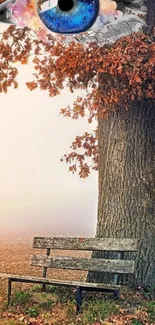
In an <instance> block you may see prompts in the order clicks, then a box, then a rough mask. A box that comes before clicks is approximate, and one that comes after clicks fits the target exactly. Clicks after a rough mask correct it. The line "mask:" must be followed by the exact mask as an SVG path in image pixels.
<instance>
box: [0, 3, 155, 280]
mask: <svg viewBox="0 0 155 325" xmlns="http://www.w3.org/2000/svg"><path fill="white" fill-rule="evenodd" d="M126 2H127V1H126ZM147 7H148V13H147V26H148V28H147V31H145V32H138V33H132V34H131V35H128V36H124V37H121V39H118V40H117V41H116V42H115V43H114V44H113V45H106V44H105V45H103V46H100V47H99V45H98V43H97V42H92V43H90V44H89V46H86V47H85V46H83V45H82V44H81V43H80V42H79V43H75V42H71V43H69V44H67V45H66V44H63V43H61V42H59V41H58V40H57V41H55V40H53V41H52V42H53V43H52V46H51V44H47V43H46V42H43V41H39V40H36V39H34V40H33V38H32V37H31V35H32V31H31V30H29V29H28V28H24V29H18V28H16V27H14V26H10V27H9V28H8V30H7V31H6V32H4V34H3V35H2V39H1V42H0V92H3V91H4V92H7V90H8V87H10V86H14V88H17V87H18V83H17V74H18V71H17V68H16V65H15V63H16V62H20V63H22V64H27V62H28V60H30V59H31V58H32V54H34V58H33V63H34V70H35V75H34V80H33V81H32V82H27V86H28V88H29V89H30V90H34V89H36V88H40V89H41V90H47V91H48V92H49V95H50V96H51V97H53V96H56V95H58V94H60V92H61V90H62V89H63V88H64V83H65V84H66V82H67V86H68V87H69V89H70V91H71V92H73V91H74V90H76V89H85V90H87V89H89V91H88V92H87V93H86V97H85V98H84V97H78V98H77V100H76V101H75V102H74V105H73V107H69V106H68V107H64V108H62V109H61V114H62V115H63V116H65V117H70V118H72V119H78V118H79V117H84V116H86V114H88V122H89V123H91V122H92V121H93V120H94V119H95V120H96V121H98V128H97V129H96V130H94V131H93V132H92V133H88V132H85V133H84V134H83V135H79V136H77V137H76V138H75V140H74V141H73V143H72V145H71V148H72V152H71V153H69V154H66V155H65V156H64V157H63V158H62V160H65V161H66V162H67V163H68V164H69V165H70V167H69V170H70V171H71V172H73V173H74V172H78V173H79V175H80V177H83V178H85V177H87V176H88V175H89V174H90V172H91V170H92V169H94V170H99V178H98V180H99V185H98V186H99V187H98V190H99V201H98V222H97V233H96V236H97V237H118V238H119V237H125V238H126V237H133V238H135V237H138V238H139V244H140V250H139V256H138V262H137V275H138V277H137V284H139V285H148V284H152V283H155V32H154V30H155V29H154V27H155V2H154V0H147ZM49 37H50V36H49ZM30 55H31V56H30ZM79 148H80V149H81V153H79ZM87 158H91V159H92V163H91V165H89V163H88V160H89V159H88V160H87ZM97 256H98V255H97ZM93 276H94V275H93ZM91 278H92V275H91V274H90V275H89V279H91ZM100 280H102V279H101V278H100Z"/></svg>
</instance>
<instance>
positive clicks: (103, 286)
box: [0, 274, 121, 290]
mask: <svg viewBox="0 0 155 325" xmlns="http://www.w3.org/2000/svg"><path fill="white" fill-rule="evenodd" d="M1 275H2V276H3V278H7V279H8V278H9V279H11V280H12V281H16V282H18V281H19V282H27V283H40V284H42V283H45V284H53V285H64V286H73V287H85V288H100V289H111V290H116V289H120V288H121V286H120V285H113V284H106V283H94V282H80V281H69V280H57V279H45V278H41V277H34V276H23V275H18V274H0V277H1Z"/></svg>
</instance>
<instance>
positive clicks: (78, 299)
mask: <svg viewBox="0 0 155 325" xmlns="http://www.w3.org/2000/svg"><path fill="white" fill-rule="evenodd" d="M81 305H82V288H81V287H78V288H77V289H76V312H77V313H79V312H80V311H81Z"/></svg>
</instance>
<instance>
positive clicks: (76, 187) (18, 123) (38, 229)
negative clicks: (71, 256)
mask: <svg viewBox="0 0 155 325" xmlns="http://www.w3.org/2000/svg"><path fill="white" fill-rule="evenodd" d="M19 69H20V76H19V78H18V81H19V88H18V89H17V90H14V89H10V90H9V91H8V93H7V94H3V93H2V94H0V150H1V155H0V232H11V231H12V232H24V233H27V232H31V233H32V232H35V234H36V235H37V233H38V234H43V235H45V234H47V235H51V236H53V235H56V236H63V235H66V236H76V235H77V236H94V235H95V228H96V218H97V172H93V173H92V174H91V176H90V177H89V178H87V179H80V178H79V176H78V175H73V174H71V173H69V172H68V166H67V165H66V163H65V162H64V163H62V162H60V158H61V157H62V156H63V154H64V153H68V152H69V151H70V148H69V147H70V145H71V142H72V140H73V139H74V137H75V136H76V135H80V134H82V133H83V132H85V131H86V130H87V131H89V130H91V129H94V125H89V124H88V123H87V121H86V120H84V119H80V120H78V121H72V120H70V119H67V118H63V117H60V116H58V115H59V110H60V108H62V107H65V106H67V105H68V104H71V103H72V101H73V100H74V99H75V98H76V96H77V94H76V95H75V94H73V95H71V94H70V92H69V91H67V90H64V91H63V92H62V93H61V96H58V97H56V98H53V99H52V98H50V97H49V96H48V93H47V92H45V91H40V90H36V91H34V92H30V91H29V90H28V89H27V88H26V86H25V81H30V79H31V75H32V72H33V71H32V66H31V65H28V66H23V67H20V68H19ZM78 94H79V95H80V94H81V93H80V92H79V93H78Z"/></svg>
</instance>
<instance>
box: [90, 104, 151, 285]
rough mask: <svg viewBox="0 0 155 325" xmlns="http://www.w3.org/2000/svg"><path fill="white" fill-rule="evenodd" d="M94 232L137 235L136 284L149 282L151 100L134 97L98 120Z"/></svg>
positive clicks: (103, 235) (98, 276)
mask: <svg viewBox="0 0 155 325" xmlns="http://www.w3.org/2000/svg"><path fill="white" fill-rule="evenodd" d="M96 237H117V238H127V237H132V238H138V239H139V244H140V248H139V252H138V256H137V268H136V272H137V280H136V284H137V285H141V286H147V285H153V284H155V101H154V100H149V99H148V100H144V101H143V102H138V101H137V102H134V103H133V104H131V107H130V109H128V110H125V109H120V110H117V111H115V112H112V113H111V114H110V115H109V117H108V118H106V119H102V120H101V119H100V120H99V201H98V223H97V233H96ZM96 256H98V257H101V256H100V254H99V253H96ZM94 276H95V280H97V281H102V280H103V275H101V274H98V275H94V273H91V272H90V273H89V275H88V281H92V280H93V279H94Z"/></svg>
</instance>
